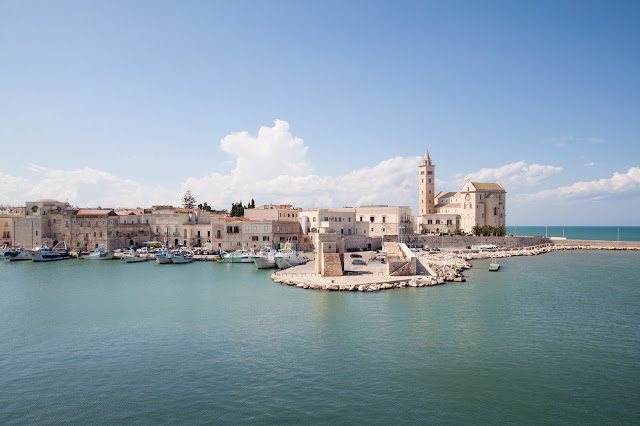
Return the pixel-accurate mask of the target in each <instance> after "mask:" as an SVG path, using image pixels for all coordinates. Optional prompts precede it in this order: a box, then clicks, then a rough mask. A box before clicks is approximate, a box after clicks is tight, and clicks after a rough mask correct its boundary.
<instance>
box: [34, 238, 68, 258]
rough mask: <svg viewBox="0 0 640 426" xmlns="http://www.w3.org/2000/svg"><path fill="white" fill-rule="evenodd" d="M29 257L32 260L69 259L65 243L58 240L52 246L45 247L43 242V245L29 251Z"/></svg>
mask: <svg viewBox="0 0 640 426" xmlns="http://www.w3.org/2000/svg"><path fill="white" fill-rule="evenodd" d="M31 258H32V259H33V261H34V262H51V261H54V260H65V259H69V250H68V249H67V243H65V242H64V241H60V242H59V243H58V244H56V245H55V246H54V247H53V248H49V247H47V244H46V243H45V244H44V246H43V247H40V248H38V249H36V250H34V251H32V252H31Z"/></svg>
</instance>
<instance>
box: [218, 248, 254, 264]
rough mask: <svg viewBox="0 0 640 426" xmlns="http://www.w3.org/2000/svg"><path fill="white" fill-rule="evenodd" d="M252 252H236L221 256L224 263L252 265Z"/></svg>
mask: <svg viewBox="0 0 640 426" xmlns="http://www.w3.org/2000/svg"><path fill="white" fill-rule="evenodd" d="M252 256H253V252H250V251H249V250H236V251H232V252H230V253H226V254H225V255H223V256H222V259H223V260H224V262H225V263H253V258H252Z"/></svg>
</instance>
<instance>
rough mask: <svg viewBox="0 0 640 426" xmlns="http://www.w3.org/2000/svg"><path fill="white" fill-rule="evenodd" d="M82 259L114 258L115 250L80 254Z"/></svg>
mask: <svg viewBox="0 0 640 426" xmlns="http://www.w3.org/2000/svg"><path fill="white" fill-rule="evenodd" d="M80 259H86V260H111V259H113V252H112V251H109V252H106V253H98V254H94V253H89V254H83V255H82V256H80Z"/></svg>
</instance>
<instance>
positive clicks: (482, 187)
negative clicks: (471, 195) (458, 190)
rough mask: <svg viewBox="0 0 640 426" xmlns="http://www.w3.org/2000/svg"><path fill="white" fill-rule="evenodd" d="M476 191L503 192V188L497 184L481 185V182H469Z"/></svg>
mask: <svg viewBox="0 0 640 426" xmlns="http://www.w3.org/2000/svg"><path fill="white" fill-rule="evenodd" d="M471 184H472V185H473V186H475V188H476V189H477V190H480V191H504V188H503V187H502V185H500V184H499V183H497V182H496V183H483V182H471Z"/></svg>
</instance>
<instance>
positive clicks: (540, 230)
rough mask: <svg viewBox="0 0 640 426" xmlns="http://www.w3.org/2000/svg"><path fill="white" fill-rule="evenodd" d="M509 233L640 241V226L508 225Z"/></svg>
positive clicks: (578, 238) (580, 238)
mask: <svg viewBox="0 0 640 426" xmlns="http://www.w3.org/2000/svg"><path fill="white" fill-rule="evenodd" d="M563 232H564V234H563ZM507 234H509V235H518V236H530V237H545V236H547V237H562V236H564V237H566V238H567V239H569V240H604V241H618V240H620V241H640V226H520V225H508V226H507Z"/></svg>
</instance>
